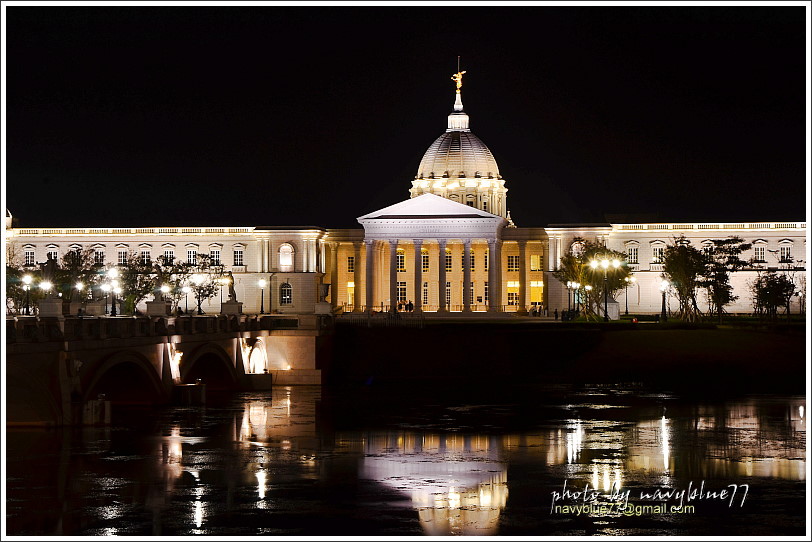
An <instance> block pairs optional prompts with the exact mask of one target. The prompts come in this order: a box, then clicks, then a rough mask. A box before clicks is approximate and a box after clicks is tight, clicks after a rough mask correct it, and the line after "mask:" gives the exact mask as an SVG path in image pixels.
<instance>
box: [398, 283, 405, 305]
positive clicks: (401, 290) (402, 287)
mask: <svg viewBox="0 0 812 542" xmlns="http://www.w3.org/2000/svg"><path fill="white" fill-rule="evenodd" d="M397 296H398V301H397V302H398V303H403V302H404V301H406V283H405V282H398V290H397Z"/></svg>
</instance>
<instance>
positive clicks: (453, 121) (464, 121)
mask: <svg viewBox="0 0 812 542" xmlns="http://www.w3.org/2000/svg"><path fill="white" fill-rule="evenodd" d="M464 73H466V70H463V71H460V57H459V56H458V57H457V73H455V74H454V75H452V76H451V80H452V81H454V82H455V83H456V84H457V97H456V99H455V100H454V112H453V113H451V114H450V115H448V129H447V130H446V132H470V131H471V129H470V128H468V114H467V113H465V112H464V111H463V110H462V92H461V91H460V89H461V88H462V75H463V74H464Z"/></svg>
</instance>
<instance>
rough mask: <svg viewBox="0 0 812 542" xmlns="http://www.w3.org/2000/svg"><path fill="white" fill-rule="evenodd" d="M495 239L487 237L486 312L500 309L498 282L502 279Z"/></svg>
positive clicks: (500, 263) (500, 300)
mask: <svg viewBox="0 0 812 542" xmlns="http://www.w3.org/2000/svg"><path fill="white" fill-rule="evenodd" d="M498 242H499V241H497V240H496V239H488V312H499V311H501V310H502V299H501V297H500V291H501V290H500V288H499V285H500V282H501V280H502V273H501V271H502V262H501V259H500V258H499V254H498V253H497V243H498Z"/></svg>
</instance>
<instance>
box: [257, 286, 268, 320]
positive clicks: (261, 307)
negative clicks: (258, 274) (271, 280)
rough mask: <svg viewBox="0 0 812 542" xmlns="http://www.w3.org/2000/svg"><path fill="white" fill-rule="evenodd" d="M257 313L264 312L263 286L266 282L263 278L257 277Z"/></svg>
mask: <svg viewBox="0 0 812 542" xmlns="http://www.w3.org/2000/svg"><path fill="white" fill-rule="evenodd" d="M257 284H258V285H259V313H260V314H265V286H266V285H267V284H268V282H267V281H266V280H265V279H259V282H258V283H257Z"/></svg>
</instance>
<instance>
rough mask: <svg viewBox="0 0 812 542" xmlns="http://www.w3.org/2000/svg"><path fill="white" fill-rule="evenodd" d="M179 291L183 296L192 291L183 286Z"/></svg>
mask: <svg viewBox="0 0 812 542" xmlns="http://www.w3.org/2000/svg"><path fill="white" fill-rule="evenodd" d="M181 290H182V291H183V293H184V294H188V293H189V292H191V291H192V289H191V288H189V287H188V286H184V287H183V288H181Z"/></svg>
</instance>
